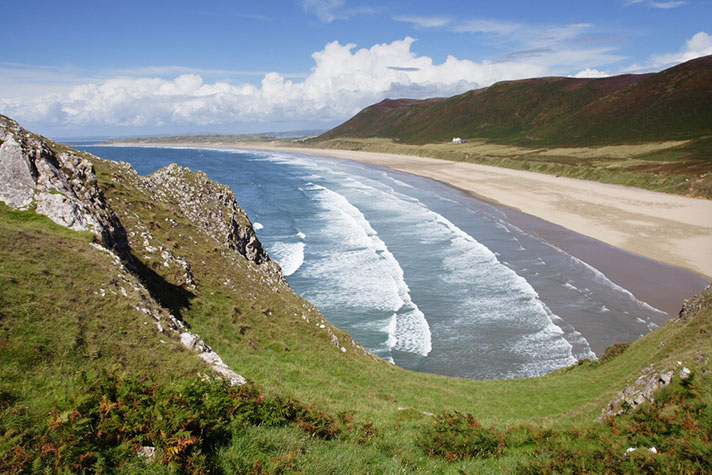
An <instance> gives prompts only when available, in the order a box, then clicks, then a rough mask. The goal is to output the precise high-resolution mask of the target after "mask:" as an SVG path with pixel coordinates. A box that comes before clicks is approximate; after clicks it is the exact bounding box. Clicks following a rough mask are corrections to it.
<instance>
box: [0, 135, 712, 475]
mask: <svg viewBox="0 0 712 475" xmlns="http://www.w3.org/2000/svg"><path fill="white" fill-rule="evenodd" d="M668 145H669V144H668ZM467 146H469V147H473V148H472V150H475V149H476V148H477V147H478V144H469V145H467ZM479 146H482V147H485V146H486V144H479ZM55 147H56V146H55ZM673 149H674V147H673V146H671V147H668V148H667V149H665V148H660V149H653V150H650V149H646V150H645V151H640V150H638V152H640V153H658V152H661V151H663V152H664V151H665V150H668V151H669V150H673ZM508 153H511V151H510V152H508ZM542 153H546V152H542ZM577 153H578V152H577ZM581 153H583V152H581ZM611 153H612V152H611ZM617 153H619V155H621V154H622V155H624V156H625V153H624V152H623V150H617ZM626 153H627V152H626ZM85 158H89V159H91V161H92V162H93V163H94V167H95V170H96V175H97V178H98V185H99V187H100V188H101V189H102V191H103V193H104V195H105V196H106V199H107V201H108V203H110V205H111V206H112V208H113V209H114V211H115V212H116V214H117V216H118V217H119V218H120V219H121V221H122V223H123V225H124V227H125V228H126V231H127V235H128V237H129V243H130V245H131V250H132V251H131V253H132V256H133V257H132V259H134V260H135V270H134V271H127V270H126V269H124V268H122V267H120V266H118V265H117V264H116V263H115V262H114V261H113V259H112V257H111V256H110V255H109V254H107V253H106V252H105V251H102V250H101V249H99V248H97V247H96V246H94V245H92V241H93V240H94V239H95V238H93V236H92V235H91V234H88V233H76V232H72V231H68V230H66V229H65V228H62V227H60V226H58V225H56V224H54V223H52V222H51V221H49V220H48V219H46V218H44V217H41V216H38V215H36V214H35V213H34V212H33V211H13V210H10V209H9V208H7V207H6V206H4V205H0V328H1V329H2V333H0V362H2V365H1V366H0V471H1V472H3V473H24V472H47V473H56V472H65V473H77V472H92V471H98V472H105V473H106V472H110V473H112V472H117V473H175V472H178V473H180V472H195V473H207V472H210V473H289V472H296V473H335V474H336V473H339V474H342V473H463V472H464V473H490V472H491V473H500V472H502V471H504V470H512V471H514V472H516V473H540V472H542V471H544V472H546V471H559V472H562V473H567V472H591V473H601V472H606V471H609V472H611V473H617V472H645V471H648V472H655V473H666V472H667V473H705V472H709V471H710V469H712V451H711V450H710V446H709V437H710V435H712V410H711V409H710V402H712V394H711V390H712V384H711V383H712V381H711V376H710V375H709V371H710V369H712V368H711V366H710V363H709V355H710V352H711V350H712V339H710V334H712V333H711V332H712V307H711V306H710V304H711V303H712V295H711V294H710V292H709V291H708V292H707V293H706V294H704V295H703V296H702V297H700V298H699V299H698V300H697V301H696V302H695V304H694V305H692V306H691V307H692V308H691V310H690V311H688V312H687V316H686V318H684V319H673V320H671V321H670V322H669V323H668V324H667V325H665V326H664V327H662V328H661V329H659V330H656V331H655V332H653V333H651V334H650V335H648V336H646V337H644V338H642V339H641V340H639V341H636V342H634V343H632V344H630V345H629V346H627V347H620V348H616V349H613V350H612V351H610V352H608V353H607V355H606V356H604V357H602V358H601V360H599V361H582V362H580V363H579V364H577V365H575V366H573V367H570V368H565V369H561V370H559V371H556V372H554V373H552V374H549V375H547V376H545V377H540V378H531V379H518V380H504V381H470V380H463V379H453V378H445V377H441V376H435V375H428V374H422V373H414V372H410V371H406V370H403V369H400V368H398V367H396V366H394V365H392V364H389V363H387V362H384V361H382V360H379V359H378V358H375V357H374V356H372V355H370V354H369V353H367V352H364V351H362V350H360V348H359V347H358V346H356V345H355V344H353V343H352V341H351V339H350V337H349V336H348V335H347V334H345V333H344V332H342V331H340V330H338V329H333V328H332V327H331V326H330V325H328V323H327V322H325V321H324V320H323V317H322V316H321V315H320V313H319V312H318V310H317V309H316V308H314V307H313V306H312V305H311V304H309V303H308V302H305V301H304V300H302V299H301V298H299V297H298V296H296V295H295V294H294V293H293V292H292V291H291V289H290V288H289V287H288V285H286V283H284V282H279V281H276V280H275V279H274V276H273V275H271V274H270V273H269V271H268V270H266V269H265V268H263V267H261V266H257V265H255V264H254V263H252V262H248V260H246V259H244V258H242V256H240V255H239V254H237V253H236V252H234V251H232V250H230V249H228V248H226V247H225V246H223V245H222V244H221V243H220V242H218V241H216V240H215V239H212V238H211V237H210V236H209V235H207V234H206V232H205V230H204V229H203V228H201V227H200V226H199V224H198V223H196V222H194V221H193V220H192V219H191V218H190V217H189V216H188V215H187V214H186V213H185V212H184V209H183V208H182V207H181V206H180V204H179V203H178V202H177V201H175V200H174V198H172V196H173V195H169V194H168V195H162V194H160V193H158V194H157V193H155V191H153V192H152V191H151V190H152V189H149V188H147V187H146V185H145V184H144V182H143V181H142V180H143V179H142V178H141V177H139V176H138V175H137V174H136V173H135V172H134V171H133V170H131V169H130V168H129V167H127V166H126V165H122V164H118V163H114V162H109V161H104V160H100V159H97V158H91V157H89V156H85ZM183 180H185V181H184V182H183V183H186V184H187V186H188V187H189V188H190V187H192V188H193V189H200V187H201V186H203V185H202V184H203V183H205V177H204V175H200V174H193V173H190V172H185V173H184V175H183ZM149 235H150V238H149V237H147V236H149ZM149 241H150V242H149ZM147 243H148V244H147ZM149 247H154V248H160V249H168V250H171V252H172V253H174V254H175V255H178V256H181V257H182V258H184V259H185V260H186V261H187V262H189V263H190V268H191V271H192V274H193V282H194V284H192V285H190V284H189V283H188V282H186V280H185V276H184V271H183V270H182V268H181V267H180V266H178V265H175V263H171V262H168V261H165V260H164V258H163V257H161V255H160V253H157V252H151V251H150V249H149ZM139 283H141V284H142V285H143V287H144V288H145V289H146V290H147V292H148V294H145V293H142V292H141V291H140V290H137V289H140V288H141V287H140V286H139ZM141 307H151V308H154V309H157V311H160V312H163V313H164V314H167V313H169V312H170V313H172V314H174V315H177V316H179V317H180V318H181V319H182V320H183V322H184V323H185V324H186V325H187V326H188V327H189V328H190V329H191V331H193V332H195V333H198V334H200V335H201V336H202V337H203V339H204V340H205V341H206V342H207V343H208V344H209V345H210V346H211V347H212V348H213V349H214V350H215V351H217V352H218V353H219V354H220V355H221V356H222V358H223V360H224V361H225V362H226V363H227V364H228V365H229V366H230V367H231V368H233V369H234V370H235V371H237V372H238V373H240V374H241V375H243V376H245V377H246V378H248V380H250V381H251V384H250V386H249V387H248V388H237V389H235V388H233V389H229V388H227V387H226V386H225V385H224V384H222V383H220V382H219V381H215V380H214V379H213V378H210V380H209V381H203V380H202V379H201V377H200V376H199V375H200V374H206V373H207V374H209V373H210V370H209V368H208V367H207V366H206V365H205V364H204V363H203V362H202V361H201V360H199V359H198V358H197V357H196V356H195V354H194V353H191V352H190V351H188V350H186V349H185V348H184V347H183V346H182V345H181V344H180V342H179V341H178V340H177V339H176V338H175V336H171V335H169V334H162V333H158V332H157V331H156V327H155V326H154V324H153V322H152V321H151V318H150V317H149V316H147V315H146V313H144V312H143V311H141ZM321 325H324V328H321ZM332 333H333V334H334V335H335V337H336V338H337V339H338V342H339V346H343V347H344V348H345V349H346V351H345V352H344V351H342V350H341V349H340V347H337V346H335V345H334V344H333V343H332V337H331V334H332ZM678 361H679V362H680V364H678ZM683 366H686V367H688V368H689V369H690V370H691V371H692V377H690V378H687V379H684V380H683V379H681V378H680V376H679V375H678V374H679V370H680V369H681V368H682V367H683ZM643 371H646V372H647V373H646V374H661V373H663V372H665V371H674V377H673V378H672V383H671V384H670V385H668V386H667V387H665V388H664V389H662V390H661V391H660V392H658V393H657V394H656V402H655V403H654V404H642V407H641V408H639V409H638V410H637V411H634V412H632V413H630V414H625V415H621V416H617V417H613V418H610V419H607V420H602V421H601V420H597V418H598V416H600V415H601V411H602V409H603V408H604V407H606V405H607V404H608V403H609V401H611V400H612V399H614V398H615V397H616V395H617V393H618V392H619V391H621V390H622V389H623V388H624V387H625V386H626V385H627V384H629V383H632V382H634V381H635V380H636V379H637V378H638V377H639V376H640V375H641V372H643ZM203 379H204V378H203ZM623 408H624V409H625V407H623ZM142 446H150V447H155V449H156V455H155V456H154V458H153V459H150V460H147V459H146V458H145V457H141V456H140V455H138V452H139V449H140V448H141V447H142ZM651 446H655V447H656V449H657V450H658V451H659V454H657V455H654V454H652V453H650V452H649V451H648V450H647V449H648V448H649V447H651ZM629 447H640V448H644V449H645V450H640V451H636V452H634V453H632V454H628V455H626V449H627V448H629Z"/></svg>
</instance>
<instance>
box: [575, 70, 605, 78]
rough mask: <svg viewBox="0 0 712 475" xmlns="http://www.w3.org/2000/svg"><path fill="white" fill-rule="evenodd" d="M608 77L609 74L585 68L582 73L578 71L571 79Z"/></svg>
mask: <svg viewBox="0 0 712 475" xmlns="http://www.w3.org/2000/svg"><path fill="white" fill-rule="evenodd" d="M608 76H610V74H608V73H606V72H603V71H599V70H598V69H591V68H586V69H584V70H583V71H579V72H578V73H576V74H574V76H573V77H575V78H605V77H608Z"/></svg>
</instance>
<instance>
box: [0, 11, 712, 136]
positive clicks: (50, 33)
mask: <svg viewBox="0 0 712 475" xmlns="http://www.w3.org/2000/svg"><path fill="white" fill-rule="evenodd" d="M0 2H1V3H0V7H2V10H1V11H3V27H2V28H0V41H1V42H2V43H1V44H3V48H2V49H1V52H0V113H3V114H7V115H10V116H12V117H14V118H16V119H18V120H19V121H20V122H21V123H22V124H23V125H25V126H26V127H29V128H32V129H34V130H37V131H39V132H42V133H45V134H48V135H51V136H55V137H67V136H80V135H84V136H87V135H135V134H142V135H146V134H153V133H188V132H218V133H242V132H257V131H268V130H274V131H279V130H293V129H302V128H328V127H331V126H333V125H336V124H338V123H340V122H342V121H343V120H346V119H348V118H349V117H350V116H351V115H353V114H354V113H355V112H357V111H358V110H360V109H361V108H363V107H365V106H367V105H369V104H371V103H374V102H377V101H379V100H381V99H383V98H385V97H392V98H394V97H416V98H422V97H429V96H447V95H452V94H456V93H460V92H464V91H465V90H468V89H472V88H477V87H486V86H488V85H490V84H492V83H493V82H496V81H500V80H506V79H519V78H527V77H535V76H545V75H566V76H575V75H579V76H602V75H611V74H619V73H624V72H646V71H658V70H661V69H664V68H665V67H668V66H671V65H673V64H677V63H679V62H681V61H685V60H687V59H691V58H694V57H698V56H702V55H708V54H712V37H711V36H710V35H712V21H711V20H710V19H712V0H659V1H654V0H608V1H588V0H567V1H556V2H554V1H531V0H530V1H507V0H501V1H498V2H491V1H489V2H484V1H440V2H432V1H427V2H426V1H421V2H419V1H400V0H378V1H360V2H356V1H352V0H285V1H270V0H265V1H261V2H248V1H210V0H207V1H205V2H194V1H191V2H187V1H182V0H174V1H170V2H168V1H153V2H147V1H142V2H137V1H132V0H124V1H122V2H115V1H112V2H108V1H100V0H99V1H72V0H65V1H61V2H60V1H56V0H54V1H32V0H27V1H25V2H16V1H8V0H0Z"/></svg>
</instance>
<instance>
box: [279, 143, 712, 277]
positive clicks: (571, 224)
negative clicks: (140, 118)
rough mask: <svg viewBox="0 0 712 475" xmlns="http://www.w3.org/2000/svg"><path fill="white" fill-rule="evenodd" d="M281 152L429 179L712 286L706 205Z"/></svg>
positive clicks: (632, 191)
mask: <svg viewBox="0 0 712 475" xmlns="http://www.w3.org/2000/svg"><path fill="white" fill-rule="evenodd" d="M280 149H281V150H285V151H290V152H296V153H307V154H312V155H321V156H328V157H334V158H341V159H347V160H355V161H360V162H366V163H373V164H377V165H382V166H386V167H388V168H392V169H394V170H399V171H403V172H406V173H412V174H414V175H419V176H423V177H427V178H432V179H434V180H438V181H441V182H444V183H447V184H449V185H452V186H454V187H457V188H460V189H462V190H465V191H468V192H471V193H473V194H475V195H477V196H478V197H481V198H483V199H486V200H489V201H493V202H496V203H499V204H502V205H504V206H508V207H511V208H514V209H517V210H519V211H522V212H523V213H526V214H530V215H533V216H536V217H538V218H541V219H543V220H545V221H549V222H551V223H554V224H558V225H559V226H562V227H564V228H566V229H569V230H571V231H574V232H577V233H580V234H583V235H585V236H589V237H592V238H594V239H598V240H600V241H603V242H604V243H607V244H610V245H611V246H615V247H618V248H621V249H625V250H627V251H630V252H633V253H636V254H640V255H642V256H646V257H649V258H651V259H654V260H657V261H660V262H664V263H666V264H670V265H673V266H679V267H683V268H685V269H689V270H692V271H694V272H696V273H698V274H700V275H702V276H704V277H705V278H706V279H707V280H708V281H709V280H712V200H704V199H697V198H686V197H684V196H678V195H670V194H665V193H656V192H652V191H647V190H642V189H638V188H632V187H625V186H619V185H607V184H603V183H597V182H592V181H585V180H577V179H572V178H564V177H555V176H551V175H544V174H541V173H532V172H527V171H521V170H510V169H507V168H498V167H491V166H486V165H477V164H472V163H462V162H450V161H446V160H439V159H433V158H424V157H415V156H406V155H392V154H385V153H371V152H356V151H347V150H324V149H305V148H280Z"/></svg>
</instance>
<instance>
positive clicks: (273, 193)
mask: <svg viewBox="0 0 712 475" xmlns="http://www.w3.org/2000/svg"><path fill="white" fill-rule="evenodd" d="M81 148H83V149H85V150H87V151H89V152H91V153H94V154H96V155H98V156H101V157H104V158H108V159H112V160H121V161H126V162H129V163H131V165H133V166H134V168H136V170H137V171H138V172H139V173H140V174H144V175H145V174H149V173H152V172H154V171H155V170H157V169H159V168H162V167H165V166H167V165H169V164H171V163H178V164H180V165H182V166H185V167H188V168H190V169H192V170H196V171H197V170H203V171H204V172H205V173H207V174H208V176H210V177H211V178H212V179H214V180H216V181H218V182H220V183H225V184H227V185H229V186H230V187H231V188H232V190H233V191H234V193H235V196H236V198H237V201H238V204H239V205H240V206H241V207H242V208H243V209H244V210H245V211H247V213H248V215H249V216H250V218H251V220H252V222H253V227H254V229H255V232H256V233H257V235H258V237H259V239H260V240H261V241H262V243H263V244H264V245H265V247H266V249H267V250H268V252H269V254H270V256H271V257H272V259H274V260H276V261H277V262H278V263H279V264H280V266H281V267H282V270H283V273H284V275H285V276H286V278H287V280H288V282H289V284H290V286H291V287H292V288H293V289H294V290H295V291H296V292H297V293H298V294H300V295H301V296H303V297H304V298H306V299H307V300H309V301H310V302H312V303H314V304H315V305H317V306H318V307H319V309H320V310H321V311H322V312H323V314H324V315H325V316H326V318H327V319H328V320H329V321H330V322H331V323H333V324H334V325H336V326H337V327H339V328H342V329H344V330H346V331H348V332H349V333H350V334H351V335H352V336H353V337H354V338H355V339H356V340H358V341H359V342H360V343H362V344H363V345H364V346H365V347H366V348H368V349H369V350H371V351H372V352H373V353H375V354H376V355H378V356H380V357H381V358H384V359H386V360H389V361H392V362H394V363H395V364H397V365H400V366H402V367H405V368H408V369H413V370H417V371H424V372H430V373H437V374H443V375H448V376H460V377H466V378H473V379H494V378H514V377H525V376H538V375H543V374H545V373H547V372H549V371H551V370H554V369H557V368H560V367H563V366H567V365H571V364H573V363H575V362H576V361H577V360H579V359H583V358H595V356H596V355H595V353H594V351H593V349H592V346H593V347H595V350H596V351H597V352H598V353H599V354H600V353H601V351H602V349H603V348H605V346H607V345H608V344H612V343H615V342H619V341H628V340H632V339H635V338H638V337H639V336H641V335H643V334H645V333H647V332H649V331H650V330H651V329H653V328H655V326H656V322H657V323H660V322H662V321H664V319H665V318H666V315H665V314H664V313H663V312H660V311H659V310H657V309H654V308H652V307H650V306H649V305H647V304H645V303H643V302H641V301H639V300H637V299H636V298H635V297H634V296H633V295H632V294H630V293H629V292H627V291H626V290H624V289H622V288H621V287H619V286H617V285H616V284H614V283H613V282H611V281H610V280H608V279H607V278H606V276H604V275H603V274H601V273H600V272H598V271H597V270H596V269H594V268H592V267H591V266H589V265H587V264H586V263H584V262H582V261H580V260H578V259H576V258H575V257H572V256H570V255H568V254H566V253H565V252H563V251H561V250H559V249H557V248H556V247H554V246H552V245H550V244H547V243H546V242H544V241H542V240H540V239H538V238H537V237H536V236H534V235H531V234H528V233H527V232H526V231H525V230H522V229H519V228H517V227H516V226H514V225H513V224H511V223H509V222H508V221H507V220H506V218H505V216H504V214H503V213H501V212H500V211H499V210H498V208H496V207H495V206H492V205H489V204H487V203H484V202H482V201H479V200H476V199H474V198H472V197H470V196H468V195H466V194H464V193H462V192H460V191H458V190H455V189H453V188H450V187H447V186H445V185H442V184H440V183H437V182H434V181H432V180H427V179H424V178H419V177H415V176H412V175H407V174H404V173H399V172H396V171H392V170H388V169H385V168H381V167H375V166H368V165H364V164H360V163H357V162H349V161H342V160H336V159H329V158H322V157H314V156H308V155H302V154H295V153H286V152H282V151H240V150H215V149H187V148H186V149H180V148H178V149H176V148H138V147H91V146H88V147H87V146H85V147H81ZM573 317H576V318H573ZM573 321H575V322H577V323H576V326H578V328H577V327H576V326H575V325H574V324H572V322H573ZM582 322H583V323H582ZM586 335H588V336H589V338H588V339H587V337H586ZM589 339H591V340H592V341H591V342H589ZM594 339H595V344H593V340H594Z"/></svg>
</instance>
